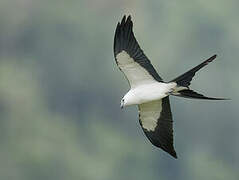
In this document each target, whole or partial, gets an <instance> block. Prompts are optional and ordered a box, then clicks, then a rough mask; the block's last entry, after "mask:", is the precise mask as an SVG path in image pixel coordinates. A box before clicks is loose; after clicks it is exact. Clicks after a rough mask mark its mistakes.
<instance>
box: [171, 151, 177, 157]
mask: <svg viewBox="0 0 239 180" xmlns="http://www.w3.org/2000/svg"><path fill="white" fill-rule="evenodd" d="M169 154H170V155H171V156H173V157H174V158H175V159H178V156H177V153H176V152H175V151H173V152H170V153H169Z"/></svg>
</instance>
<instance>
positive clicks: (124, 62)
mask: <svg viewBox="0 0 239 180" xmlns="http://www.w3.org/2000/svg"><path fill="white" fill-rule="evenodd" d="M116 60H117V64H118V66H119V68H120V70H121V71H122V72H123V73H124V74H125V76H126V78H127V79H128V81H129V83H130V86H131V88H134V87H136V86H139V85H142V84H149V83H154V82H157V81H156V80H155V79H154V78H153V77H152V76H151V75H150V74H149V73H148V71H147V70H146V69H144V68H143V67H142V66H140V65H139V64H138V63H137V62H136V61H134V59H132V58H131V57H130V56H129V54H128V53H127V52H126V51H122V52H120V53H119V54H117V56H116Z"/></svg>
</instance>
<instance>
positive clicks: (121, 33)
mask: <svg viewBox="0 0 239 180" xmlns="http://www.w3.org/2000/svg"><path fill="white" fill-rule="evenodd" d="M132 28H133V22H132V21H131V17H130V16H128V17H127V20H126V16H124V17H123V19H122V21H121V23H118V25H117V28H116V31H115V37H114V56H115V60H116V63H117V65H118V66H119V69H120V70H121V71H122V72H123V73H124V75H125V76H126V78H127V79H128V81H129V84H130V86H131V87H135V86H138V85H141V84H146V83H152V82H154V81H159V82H161V81H162V78H161V77H160V76H159V75H158V73H157V72H156V70H155V69H154V67H153V66H152V64H151V63H150V61H149V59H148V58H147V57H146V56H145V54H144V52H143V50H142V49H141V48H140V46H139V44H138V42H137V40H136V39H135V37H134V33H133V29H132Z"/></svg>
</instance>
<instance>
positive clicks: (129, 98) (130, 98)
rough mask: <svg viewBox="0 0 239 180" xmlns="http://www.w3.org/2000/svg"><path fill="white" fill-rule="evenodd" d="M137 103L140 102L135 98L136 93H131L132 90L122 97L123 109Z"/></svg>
mask: <svg viewBox="0 0 239 180" xmlns="http://www.w3.org/2000/svg"><path fill="white" fill-rule="evenodd" d="M136 104H138V103H137V100H136V99H135V96H134V94H133V93H131V92H128V93H127V94H126V95H125V96H124V97H123V98H122V99H121V102H120V107H121V109H122V108H123V107H124V106H129V105H136Z"/></svg>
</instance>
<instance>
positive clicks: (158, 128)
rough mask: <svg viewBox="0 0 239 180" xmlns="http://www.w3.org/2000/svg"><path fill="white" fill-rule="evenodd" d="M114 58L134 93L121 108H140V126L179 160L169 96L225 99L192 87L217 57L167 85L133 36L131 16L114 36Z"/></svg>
mask: <svg viewBox="0 0 239 180" xmlns="http://www.w3.org/2000/svg"><path fill="white" fill-rule="evenodd" d="M114 57H115V61H116V64H117V65H118V67H119V69H120V70H121V71H122V72H123V73H124V75H125V76H126V78H127V80H128V82H129V85H130V90H129V91H128V92H127V93H126V94H125V95H124V97H123V98H122V100H121V108H123V107H124V106H128V105H138V109H139V123H140V125H141V127H142V129H143V131H144V133H145V135H146V136H147V138H148V139H149V140H150V142H151V143H152V144H153V145H155V146H156V147H159V148H161V149H162V150H164V151H166V152H167V153H169V154H170V155H172V156H173V157H174V158H177V154H176V151H175V150H174V146H173V120H172V113H171V108H170V103H169V95H174V96H180V97H184V98H192V99H206V100H225V99H224V98H214V97H206V96H204V95H202V94H199V93H197V92H195V91H193V90H191V89H190V88H189V85H190V82H191V80H192V78H193V77H194V75H195V73H196V72H197V71H198V70H200V69H201V68H203V67H204V66H206V65H207V64H208V63H210V62H212V61H213V60H214V59H215V58H216V55H213V56H212V57H210V58H209V59H207V60H205V61H204V62H202V63H201V64H199V65H198V66H196V67H194V68H192V69H191V70H189V71H187V72H186V73H184V74H182V75H180V76H178V77H177V78H175V79H173V80H172V81H169V82H164V81H163V79H162V78H161V77H160V76H159V75H158V73H157V72H156V70H155V69H154V67H153V66H152V64H151V62H150V61H149V59H148V58H147V56H146V55H145V54H144V52H143V50H142V49H141V48H140V46H139V44H138V42H137V40H136V39H135V36H134V33H133V22H132V20H131V16H128V17H127V18H126V16H124V17H123V19H122V21H121V22H119V23H118V25H117V27H116V31H115V36H114Z"/></svg>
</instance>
